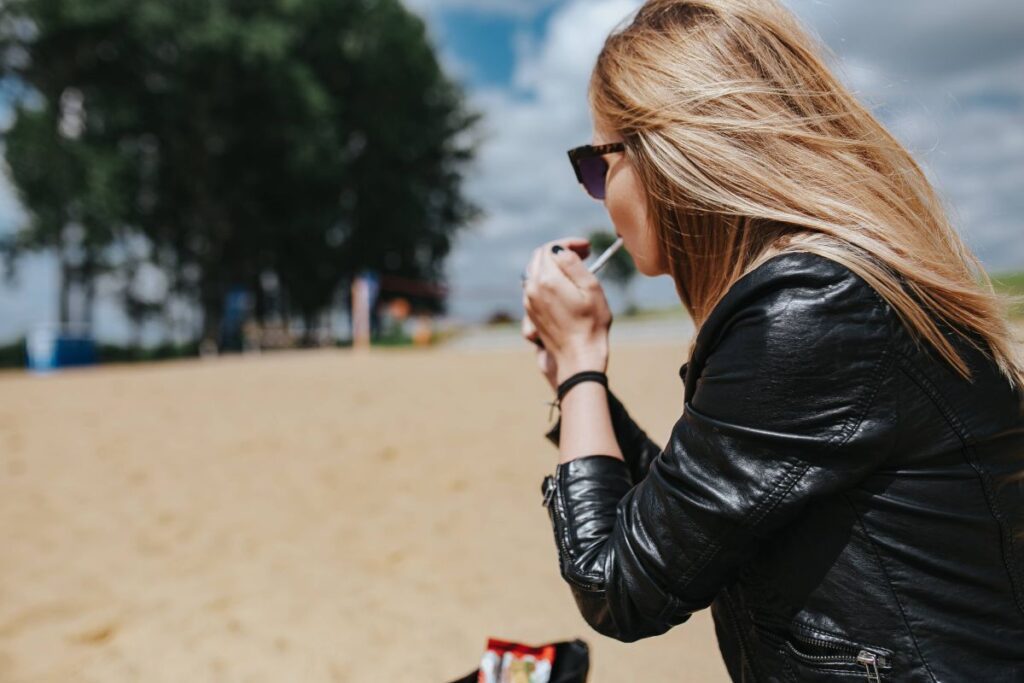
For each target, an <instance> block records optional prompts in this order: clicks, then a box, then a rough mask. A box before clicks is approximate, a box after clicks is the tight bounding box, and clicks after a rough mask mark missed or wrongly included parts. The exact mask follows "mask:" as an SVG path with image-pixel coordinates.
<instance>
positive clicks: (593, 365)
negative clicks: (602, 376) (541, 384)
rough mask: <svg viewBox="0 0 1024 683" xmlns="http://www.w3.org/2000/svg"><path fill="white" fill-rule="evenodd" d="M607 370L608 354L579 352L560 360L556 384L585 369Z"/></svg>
mask: <svg viewBox="0 0 1024 683" xmlns="http://www.w3.org/2000/svg"><path fill="white" fill-rule="evenodd" d="M587 370H589V371H595V372H607V370H608V354H607V353H604V352H601V351H591V352H589V353H577V354H573V355H572V356H569V357H567V358H565V359H559V361H558V374H557V375H556V377H555V379H556V382H555V385H556V386H557V385H559V384H561V383H562V382H564V381H565V380H567V379H569V378H570V377H572V376H573V375H575V374H576V373H578V372H584V371H587Z"/></svg>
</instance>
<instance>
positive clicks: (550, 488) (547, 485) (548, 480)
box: [541, 474, 555, 507]
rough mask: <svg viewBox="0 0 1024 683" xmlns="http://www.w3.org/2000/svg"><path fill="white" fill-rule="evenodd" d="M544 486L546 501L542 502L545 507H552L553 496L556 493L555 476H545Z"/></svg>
mask: <svg viewBox="0 0 1024 683" xmlns="http://www.w3.org/2000/svg"><path fill="white" fill-rule="evenodd" d="M542 488H543V489H544V502H543V503H541V504H542V505H543V506H544V507H550V506H551V497H552V496H554V495H555V478H554V477H552V476H551V475H550V474H549V475H547V476H546V477H544V483H543V485H542Z"/></svg>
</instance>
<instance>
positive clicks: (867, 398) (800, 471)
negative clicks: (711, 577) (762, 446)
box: [675, 338, 893, 590]
mask: <svg viewBox="0 0 1024 683" xmlns="http://www.w3.org/2000/svg"><path fill="white" fill-rule="evenodd" d="M892 345H893V340H892V339H891V338H890V340H889V342H888V344H887V345H886V347H885V349H884V350H883V351H882V353H881V354H879V357H878V360H877V361H876V362H875V367H874V369H873V372H872V382H871V389H870V390H869V391H868V392H867V393H865V394H864V396H862V397H861V399H860V404H861V405H860V406H858V411H857V413H856V414H855V415H854V416H853V417H851V418H849V420H848V424H847V425H845V426H844V427H843V429H841V430H840V433H839V434H836V435H834V436H832V437H830V438H829V439H828V441H827V443H828V445H829V447H828V452H832V451H834V450H836V449H838V448H841V447H842V446H843V445H845V444H846V443H848V442H849V440H850V439H851V438H853V435H854V434H856V432H857V429H858V428H859V427H860V425H861V424H863V423H864V418H865V417H866V416H867V413H868V410H870V408H871V405H872V404H873V403H874V401H875V398H876V397H877V396H878V392H879V389H880V387H881V385H882V381H883V380H884V378H885V376H886V375H887V374H888V373H887V372H883V369H884V368H886V367H888V368H890V369H891V367H892V364H893V363H892V354H891V350H892ZM887 361H888V362H887ZM840 437H842V438H840ZM810 467H811V466H810V464H808V463H804V464H801V465H798V464H796V463H793V462H790V463H788V465H787V467H786V470H785V473H784V474H783V475H782V478H781V481H779V482H777V483H776V484H775V485H774V486H773V487H772V489H771V490H770V491H769V492H768V495H766V496H765V497H764V498H763V499H762V500H761V502H760V503H758V504H757V505H756V506H754V508H753V509H752V510H751V511H750V512H748V513H747V515H745V516H744V518H743V519H742V520H741V521H740V523H739V524H738V525H737V526H742V527H748V526H756V525H757V524H758V523H759V522H760V521H761V520H762V519H764V517H765V515H767V514H768V513H769V512H771V511H772V510H773V509H774V508H775V506H776V505H778V503H779V501H781V500H782V499H783V498H785V497H786V495H788V494H789V492H790V491H792V490H793V487H794V486H796V484H797V482H798V481H800V479H802V478H803V476H804V475H805V474H806V473H807V471H808V470H809V469H810ZM735 533H736V529H735V528H734V529H733V530H731V531H729V532H728V533H727V534H726V536H725V537H724V538H722V539H721V540H718V541H715V542H713V543H710V544H709V545H708V546H707V547H706V548H705V550H704V552H702V553H701V554H700V555H699V556H698V557H697V560H696V561H695V562H694V563H693V564H692V565H691V566H690V569H688V570H687V571H686V572H685V573H684V574H683V575H682V576H681V577H680V578H679V581H678V582H677V583H676V585H675V588H676V589H677V590H678V589H680V588H682V587H684V586H685V585H686V584H688V583H689V582H690V581H691V580H692V579H693V577H694V576H695V575H696V574H697V573H698V572H699V571H701V570H702V569H704V567H706V566H707V564H708V562H710V561H711V560H712V559H713V558H714V556H715V555H716V554H717V553H718V551H719V550H721V548H722V546H723V545H724V544H725V542H726V541H727V540H728V539H729V538H730V537H731V536H732V535H733V534H735Z"/></svg>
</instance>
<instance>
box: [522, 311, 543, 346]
mask: <svg viewBox="0 0 1024 683" xmlns="http://www.w3.org/2000/svg"><path fill="white" fill-rule="evenodd" d="M522 333H523V339H525V340H526V341H528V342H534V343H536V341H537V339H539V338H540V337H539V336H538V334H537V327H536V326H535V325H534V324H533V320H531V319H530V316H528V315H524V316H523V324H522Z"/></svg>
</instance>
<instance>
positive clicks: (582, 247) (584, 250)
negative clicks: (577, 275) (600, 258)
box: [544, 237, 590, 259]
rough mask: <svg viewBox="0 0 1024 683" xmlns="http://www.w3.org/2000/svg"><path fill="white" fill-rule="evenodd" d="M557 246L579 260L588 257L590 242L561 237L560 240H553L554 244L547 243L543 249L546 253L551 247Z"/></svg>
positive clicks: (581, 238)
mask: <svg viewBox="0 0 1024 683" xmlns="http://www.w3.org/2000/svg"><path fill="white" fill-rule="evenodd" d="M556 244H557V245H559V246H561V247H564V248H565V249H568V250H569V251H571V252H573V253H574V254H576V255H578V256H579V257H580V258H581V259H585V258H587V256H589V255H590V240H588V239H587V238H586V237H563V238H562V239H559V240H555V241H554V242H548V243H547V244H546V245H544V246H545V247H547V250H548V251H551V247H553V246H555V245H556Z"/></svg>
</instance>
